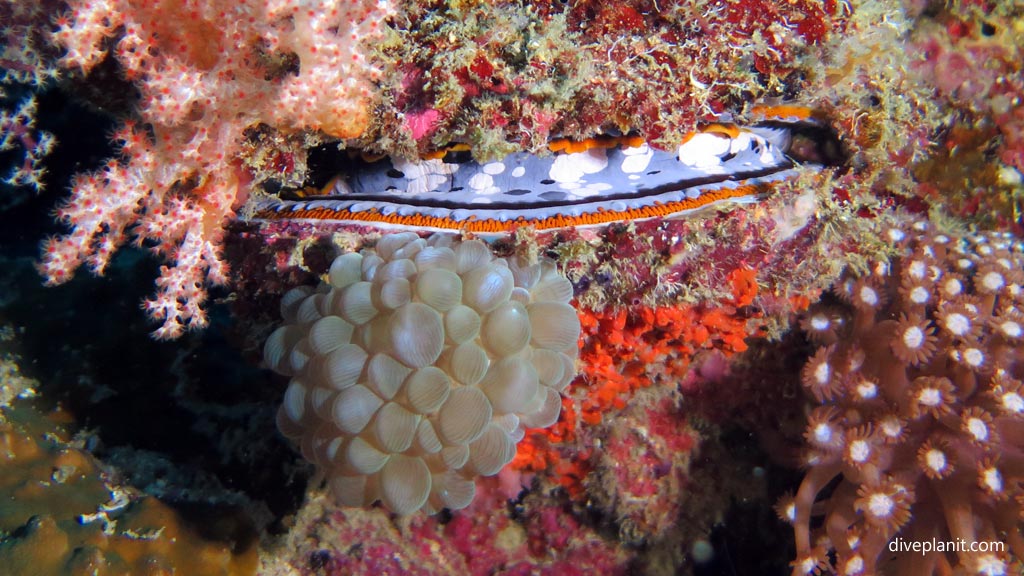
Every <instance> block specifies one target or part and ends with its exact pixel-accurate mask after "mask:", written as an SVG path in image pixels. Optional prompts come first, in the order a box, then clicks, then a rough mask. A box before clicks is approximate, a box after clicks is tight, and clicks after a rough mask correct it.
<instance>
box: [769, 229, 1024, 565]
mask: <svg viewBox="0 0 1024 576" xmlns="http://www.w3.org/2000/svg"><path fill="white" fill-rule="evenodd" d="M909 228H910V229H909V230H906V231H903V230H898V229H893V230H891V231H890V232H889V234H888V237H889V238H890V239H891V240H892V241H893V243H894V244H895V246H896V247H897V250H899V254H900V255H899V256H898V257H897V258H896V259H894V260H893V261H892V263H891V264H888V265H878V266H875V267H874V268H873V269H872V270H871V272H870V273H868V274H864V275H858V274H856V273H853V272H849V271H848V272H847V273H845V275H844V277H843V278H841V279H840V280H839V282H837V284H836V286H835V288H834V292H835V296H836V298H837V299H838V300H840V301H841V302H842V304H836V305H835V306H834V307H833V306H832V305H828V306H829V307H828V308H827V310H829V311H830V312H829V313H830V314H832V315H833V316H830V317H828V319H829V323H830V324H829V326H828V329H827V330H825V329H821V328H816V326H822V325H823V324H824V320H823V319H824V318H825V316H824V315H823V314H822V312H820V310H819V309H812V310H811V311H810V314H817V317H810V318H809V319H808V320H807V321H805V322H804V323H803V325H804V326H805V329H808V327H811V328H812V330H810V332H811V334H809V336H810V339H811V341H812V342H815V343H817V344H819V345H821V347H820V348H818V350H817V352H816V353H815V354H814V355H813V357H812V358H811V360H810V361H809V362H808V364H807V365H806V367H805V368H804V370H803V374H802V376H803V377H802V381H803V383H804V386H805V387H806V388H807V389H808V392H810V394H811V395H812V396H813V397H814V399H815V400H816V401H817V403H818V404H820V406H819V407H817V408H815V409H814V410H813V411H812V412H811V415H810V417H809V423H808V428H807V432H806V434H805V438H806V440H807V445H806V449H805V450H806V451H805V456H804V458H803V461H804V464H805V466H806V467H807V469H808V471H807V475H806V476H805V478H804V480H803V482H802V484H801V486H800V489H799V491H798V492H797V494H796V495H795V497H792V498H791V499H788V500H786V501H785V502H783V503H780V505H779V510H780V511H781V513H780V516H782V517H783V520H785V521H787V522H789V523H791V524H792V525H793V527H794V529H795V533H796V547H797V557H796V560H795V561H794V562H793V564H792V565H793V568H794V569H793V573H794V574H810V573H812V572H815V571H819V570H835V571H836V572H837V573H839V574H843V575H855V574H875V573H883V572H884V573H886V574H903V573H914V574H932V573H935V574H949V573H953V570H954V569H956V570H958V571H960V570H963V571H965V572H966V573H971V574H975V573H984V574H1008V573H1011V572H1012V571H1014V570H1021V569H1022V566H1021V565H1020V558H1021V557H1022V556H1024V538H1022V535H1021V527H1022V521H1024V487H1022V482H1024V396H1022V384H1021V378H1022V377H1024V350H1022V349H1021V347H1020V341H1021V336H1022V335H1024V331H1022V330H1021V328H1022V323H1021V318H1022V316H1021V311H1022V310H1024V291H1022V285H1024V272H1022V270H1024V243H1022V242H1021V241H1020V240H1018V239H1016V238H1014V237H1012V236H1009V235H1001V234H992V233H989V234H982V233H977V234H968V235H963V236H960V237H954V236H952V235H946V234H940V233H935V232H933V231H931V230H929V227H928V226H927V225H926V224H924V223H916V224H913V225H911V226H909ZM823 306H824V305H823ZM836 314H841V315H842V317H841V318H837V316H835V315H836ZM837 320H838V322H837ZM835 326H838V328H835V329H834V330H833V327H835ZM829 487H831V490H829V489H828V488H829ZM812 516H813V517H819V516H823V518H822V519H821V521H820V522H818V521H816V520H815V521H813V522H812ZM897 534H900V535H901V537H903V538H904V539H907V540H914V541H925V540H927V541H931V540H932V539H933V538H934V539H936V540H939V541H943V542H957V541H962V542H964V543H967V546H969V544H970V543H972V542H978V541H982V540H989V541H1001V542H1004V543H1005V545H1006V550H1004V551H1000V552H972V551H970V550H955V551H954V550H947V551H933V552H930V553H928V554H927V555H926V556H925V557H924V558H923V560H922V558H921V556H920V555H919V554H918V553H903V554H897V555H892V554H889V553H888V552H887V545H888V543H889V542H890V540H891V539H892V538H894V537H895V536H896V535H897ZM1007 552H1010V554H1008V553H1007ZM911 563H917V564H915V566H914V567H913V568H914V569H913V570H910V568H911V566H910V564H911ZM957 573H959V572H957Z"/></svg>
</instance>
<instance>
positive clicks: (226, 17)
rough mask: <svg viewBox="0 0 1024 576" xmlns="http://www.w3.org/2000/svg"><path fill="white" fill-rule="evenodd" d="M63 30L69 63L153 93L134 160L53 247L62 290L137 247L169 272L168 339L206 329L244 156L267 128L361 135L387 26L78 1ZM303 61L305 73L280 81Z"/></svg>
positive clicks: (253, 4) (102, 182)
mask: <svg viewBox="0 0 1024 576" xmlns="http://www.w3.org/2000/svg"><path fill="white" fill-rule="evenodd" d="M68 4H69V6H70V8H71V10H70V11H69V12H68V13H67V14H65V15H63V16H60V17H59V18H57V19H56V20H55V23H56V29H55V31H54V32H53V40H54V41H55V42H56V43H58V44H59V45H61V46H62V47H63V48H64V49H65V53H64V55H63V57H62V58H61V60H60V62H61V64H62V65H63V66H64V67H66V68H70V69H75V70H78V71H80V72H82V73H86V74H87V73H88V72H89V71H90V70H92V69H93V67H95V66H96V65H97V64H98V63H99V62H101V61H103V60H104V59H105V58H109V57H113V58H115V59H116V60H117V62H118V64H119V65H120V67H121V69H122V70H123V72H124V75H125V77H126V79H128V80H129V81H131V82H133V83H134V84H135V85H136V87H137V88H138V89H139V93H140V95H141V98H140V102H139V106H138V110H137V115H138V119H139V122H137V123H133V122H128V123H126V124H125V125H124V126H123V127H122V128H121V129H120V130H118V132H117V134H116V135H115V140H116V141H118V142H119V143H120V145H121V150H120V158H118V159H116V160H112V161H110V162H108V163H107V164H106V166H104V167H103V168H101V169H100V170H98V171H96V172H93V173H91V174H87V175H80V176H78V177H77V178H76V179H75V181H74V183H73V186H72V196H71V198H70V199H69V200H68V201H67V202H66V203H65V204H64V205H63V206H61V207H60V208H59V210H58V217H59V218H60V220H61V221H63V222H64V223H65V224H67V225H68V227H69V228H70V232H68V233H67V234H65V235H64V236H60V237H57V238H53V239H51V240H49V241H47V243H46V245H45V249H44V253H43V260H42V263H41V264H40V271H41V272H42V274H43V275H44V276H45V277H46V280H47V283H48V284H60V283H62V282H65V281H67V280H69V279H70V278H71V277H72V275H73V274H74V271H75V270H76V269H77V268H78V267H79V266H81V265H82V264H83V263H84V264H88V265H89V267H90V268H91V269H92V270H93V271H94V272H95V273H97V274H102V273H103V271H104V270H105V268H106V267H107V265H108V264H109V262H110V258H111V257H112V255H113V253H114V252H115V251H116V250H117V248H118V247H120V246H122V245H123V244H124V243H126V242H127V241H129V240H130V239H134V241H135V242H136V243H137V244H139V245H143V246H149V247H150V248H151V249H152V250H153V251H154V252H156V253H157V254H158V255H160V256H162V257H163V258H164V259H165V260H166V261H167V265H165V266H163V267H162V268H161V276H160V279H159V280H158V281H157V294H156V295H155V296H154V297H153V298H152V299H150V300H148V301H147V302H146V303H145V305H144V308H145V309H146V311H147V312H148V313H149V315H150V316H151V317H152V318H154V319H156V320H158V321H160V322H162V325H161V327H160V328H159V329H158V330H157V331H156V332H155V336H156V337H158V338H174V337H177V336H180V335H181V334H182V333H183V332H184V331H186V330H189V329H195V328H201V327H203V326H205V325H206V323H207V318H206V315H205V313H204V311H203V304H204V302H205V301H206V290H205V287H206V286H207V285H209V284H222V283H224V282H225V281H226V276H227V273H226V266H225V264H224V263H223V261H222V258H221V253H220V245H221V240H222V236H223V231H222V230H223V225H224V223H225V221H227V220H228V219H229V218H231V216H232V215H233V211H234V209H235V208H237V205H238V204H240V203H241V201H242V200H244V198H245V197H246V195H247V194H248V189H247V180H246V179H245V178H244V176H243V175H241V174H239V171H238V169H237V168H236V164H235V156H236V155H237V153H238V152H239V150H240V146H241V144H242V143H243V140H244V136H243V134H244V131H245V129H246V128H248V127H249V126H253V125H255V124H259V123H265V124H269V125H271V126H275V127H278V128H281V129H284V130H289V131H290V130H307V129H308V130H320V131H322V132H325V133H327V134H329V135H332V136H335V137H338V138H349V137H355V136H358V135H359V134H360V133H361V132H362V131H363V129H364V128H365V126H366V124H367V122H368V113H367V110H368V106H369V100H370V82H371V80H372V79H374V78H375V77H376V75H377V74H378V72H377V71H376V70H375V69H374V68H372V67H371V66H370V65H369V64H368V62H367V61H366V58H365V56H363V55H362V53H361V52H360V44H361V43H362V42H364V41H365V40H367V39H368V38H374V37H376V36H378V35H379V34H380V27H381V26H380V23H381V21H382V19H383V17H384V16H385V15H386V14H387V6H386V5H385V4H384V3H383V2H375V1H372V0H354V1H342V0H335V1H327V2H308V1H301V0H246V1H241V2H239V1H237V0H235V1H229V0H185V1H174V2H172V1H170V0H159V1H155V2H130V1H128V0H77V1H72V2H69V3H68ZM282 57H284V59H285V60H287V58H288V57H296V58H297V59H298V67H297V69H296V70H293V69H292V67H289V68H288V70H275V69H273V68H274V64H273V63H274V62H275V61H280V59H281V58H282Z"/></svg>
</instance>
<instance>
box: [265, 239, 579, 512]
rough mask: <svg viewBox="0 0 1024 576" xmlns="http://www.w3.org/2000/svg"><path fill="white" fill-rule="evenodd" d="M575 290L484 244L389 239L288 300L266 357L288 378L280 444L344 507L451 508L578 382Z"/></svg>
mask: <svg viewBox="0 0 1024 576" xmlns="http://www.w3.org/2000/svg"><path fill="white" fill-rule="evenodd" d="M572 296H573V289H572V285H571V284H570V283H569V281H568V280H566V279H565V278H564V277H563V276H561V275H560V274H559V273H558V272H557V270H556V268H555V266H554V264H553V263H552V262H551V261H550V260H541V261H540V262H537V263H534V264H524V263H521V262H520V261H519V260H518V259H515V258H512V259H504V258H495V257H494V255H493V254H492V253H491V250H490V248H489V247H488V246H487V244H485V243H484V242H482V241H480V240H469V241H462V242H459V241H455V240H454V239H453V237H452V236H450V235H449V236H445V235H440V234H438V235H434V236H432V237H431V238H430V239H429V240H428V239H423V238H420V237H419V236H418V235H416V234H414V233H411V232H406V233H397V234H389V235H385V236H384V237H383V238H381V240H380V241H379V242H377V244H376V246H375V247H374V248H371V249H364V250H363V251H362V252H361V253H346V254H342V255H341V256H339V257H338V258H337V259H335V260H334V262H333V263H332V264H331V267H330V270H329V272H328V281H327V282H323V283H321V284H320V286H319V287H318V288H316V289H312V288H309V287H301V288H296V289H294V290H292V291H291V292H288V293H287V294H285V296H284V297H283V298H282V301H281V313H282V316H283V317H284V319H285V325H284V326H282V327H280V328H278V329H277V330H276V331H275V332H274V333H273V334H272V335H271V336H270V338H268V340H267V343H266V345H265V347H264V359H265V361H266V362H267V364H268V365H269V366H270V367H271V368H273V369H274V370H275V371H277V372H279V373H281V374H283V375H286V376H291V377H292V379H291V382H290V383H289V385H288V388H287V390H286V392H285V397H284V404H283V406H282V407H281V409H280V410H279V413H278V427H279V428H280V430H281V432H282V433H283V434H284V435H285V436H287V437H289V438H291V439H294V440H296V441H298V442H299V445H300V447H301V450H302V453H303V455H304V456H305V457H306V458H307V459H308V460H310V461H312V462H314V463H315V464H316V465H317V467H318V469H319V470H320V471H321V472H322V473H323V474H324V475H325V476H326V478H327V481H328V485H329V486H330V489H331V491H332V493H333V494H334V496H335V499H336V500H337V501H338V502H339V503H340V504H342V505H345V506H363V505H368V504H371V503H373V502H374V501H377V500H381V501H382V502H383V503H384V505H385V506H387V507H388V508H389V509H390V510H392V511H394V512H396V513H398V514H410V513H413V512H416V511H417V510H420V509H421V508H422V509H425V510H426V511H428V512H433V511H437V510H440V509H441V508H449V509H460V508H464V507H466V506H468V505H469V504H470V502H472V500H473V497H474V495H475V492H476V485H475V483H474V478H475V477H476V476H481V475H482V476H491V475H494V474H497V473H498V472H499V471H500V470H501V469H502V467H504V466H505V465H506V464H508V463H509V462H510V461H511V460H512V458H513V457H514V456H515V454H516V444H517V443H518V442H519V440H521V439H522V438H523V435H524V433H525V428H543V427H547V426H550V425H552V424H554V423H555V421H556V420H558V416H559V413H560V411H561V407H562V398H561V394H560V393H561V391H562V390H564V389H565V388H566V386H568V385H569V382H570V381H571V380H572V379H573V377H574V376H575V375H576V368H575V359H576V356H577V341H578V339H579V335H580V322H579V319H578V317H577V316H576V311H575V310H574V309H573V307H572V306H571V305H570V304H569V300H570V299H571V298H572Z"/></svg>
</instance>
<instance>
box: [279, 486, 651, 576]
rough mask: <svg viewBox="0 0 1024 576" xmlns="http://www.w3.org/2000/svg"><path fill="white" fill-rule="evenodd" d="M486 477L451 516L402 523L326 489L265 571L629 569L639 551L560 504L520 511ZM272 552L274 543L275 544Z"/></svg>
mask: <svg viewBox="0 0 1024 576" xmlns="http://www.w3.org/2000/svg"><path fill="white" fill-rule="evenodd" d="M493 483H494V479H493V478H488V479H485V480H483V481H481V493H480V494H479V495H478V496H477V499H476V501H474V503H473V505H472V506H471V507H470V508H468V509H465V510H460V511H457V512H453V513H452V514H451V516H449V517H442V516H424V515H418V516H414V517H411V518H409V519H408V520H406V521H404V522H402V523H399V524H396V523H394V522H393V521H392V520H391V519H390V518H389V517H388V514H387V513H386V512H385V511H384V510H381V509H373V510H361V509H338V508H337V507H335V506H333V505H332V503H331V502H330V499H329V497H328V496H327V495H326V494H324V493H322V492H314V493H313V495H312V497H311V499H310V502H309V503H308V504H307V505H306V506H305V507H304V508H303V510H302V512H301V513H300V515H299V516H298V517H297V518H296V519H295V526H294V527H293V528H292V529H291V531H290V532H289V535H288V538H287V539H285V540H284V541H282V542H281V543H280V544H279V546H280V547H281V551H282V552H283V551H287V554H269V555H267V556H266V557H265V558H264V562H263V564H262V565H261V567H260V573H261V574H266V575H267V576H277V575H282V576H283V575H285V574H295V573H298V574H303V575H306V574H308V575H313V574H322V575H327V576H340V575H343V574H351V575H354V576H360V575H370V574H412V575H429V574H445V573H460V574H470V575H480V576H484V575H487V574H495V573H499V574H510V575H519V574H522V575H525V574H542V575H549V574H550V575H555V574H571V575H581V576H582V575H583V574H610V575H616V574H623V575H624V574H629V573H630V566H631V561H632V559H633V556H634V554H633V553H632V552H631V551H629V550H628V549H626V548H624V547H622V546H620V545H616V544H614V543H612V542H609V541H608V540H607V539H605V538H603V537H602V536H601V535H600V534H598V533H597V532H595V531H594V530H593V529H592V528H591V527H589V526H587V525H586V524H585V523H582V522H580V520H579V519H578V518H577V517H576V516H575V515H574V514H572V513H571V511H569V510H566V509H564V508H562V507H560V506H558V505H557V504H555V505H552V504H551V503H545V502H543V501H538V500H534V501H530V502H524V503H523V504H522V505H521V507H520V508H521V510H520V512H518V513H517V514H515V515H511V514H508V513H507V511H506V509H505V499H506V496H505V495H504V494H502V493H501V492H500V491H499V490H496V489H495V488H494V486H493ZM271 551H273V550H271Z"/></svg>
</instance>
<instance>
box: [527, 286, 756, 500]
mask: <svg viewBox="0 0 1024 576" xmlns="http://www.w3.org/2000/svg"><path fill="white" fill-rule="evenodd" d="M755 278H756V271H755V270H753V269H749V268H737V269H735V270H733V271H732V272H731V273H730V274H729V275H728V276H727V280H728V282H729V286H730V289H731V293H732V298H731V299H730V300H729V301H727V302H725V303H723V304H722V305H720V306H717V307H710V308H709V307H704V306H681V307H675V306H661V307H657V308H651V307H647V306H632V307H629V308H624V309H618V310H612V309H608V310H605V311H602V312H594V311H591V310H586V309H583V310H580V311H579V315H580V323H581V324H582V328H583V332H582V334H581V337H580V360H579V365H580V375H579V376H577V377H576V380H575V381H573V383H572V385H571V386H570V389H569V394H568V397H567V398H564V399H563V401H562V416H561V418H560V419H559V421H558V422H557V423H556V424H555V425H554V426H552V427H550V428H548V429H544V430H529V431H528V432H527V435H526V437H525V438H524V439H523V440H522V441H521V442H520V443H519V446H518V452H517V454H516V457H515V459H514V460H512V462H511V464H510V466H511V467H513V468H516V469H519V470H524V471H532V472H541V471H547V472H548V473H549V474H551V475H553V476H554V478H555V481H556V482H557V483H559V484H560V485H562V486H563V487H565V488H566V490H568V492H569V493H570V495H573V496H578V495H581V494H582V493H583V479H584V477H586V475H587V473H588V472H589V471H590V469H591V468H592V463H591V462H590V455H591V448H590V447H589V445H586V443H585V442H584V443H583V444H584V445H582V446H579V445H577V446H575V447H573V454H572V457H571V458H569V457H566V458H564V459H563V455H564V454H567V453H568V450H567V448H569V446H570V445H571V444H572V443H574V442H576V441H577V436H578V433H579V432H581V431H582V427H585V426H594V425H597V424H600V423H601V422H602V421H603V420H605V419H606V418H608V417H609V414H610V413H613V412H615V411H618V410H621V409H622V408H624V407H625V406H626V404H627V402H629V400H630V398H631V397H632V395H633V393H634V392H635V391H636V390H638V389H641V388H646V387H648V386H651V385H652V384H662V385H667V386H675V385H676V384H677V383H678V382H679V381H681V380H682V379H683V377H684V376H685V375H686V373H687V370H688V369H689V366H690V363H691V361H692V360H693V358H694V356H695V355H696V354H697V352H699V351H701V350H711V349H715V350H719V351H721V352H722V353H724V354H725V355H726V356H731V355H733V354H735V353H737V352H743V351H744V350H746V349H747V344H746V342H745V340H746V338H747V337H748V336H750V335H751V334H752V333H754V332H755V331H756V330H757V329H758V328H759V327H760V326H759V319H760V318H761V314H760V313H757V312H751V311H748V310H744V309H743V307H745V306H748V305H749V304H751V303H752V302H753V300H754V298H755V297H756V296H757V291H758V288H757V282H756V279H755Z"/></svg>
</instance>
